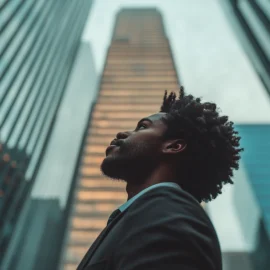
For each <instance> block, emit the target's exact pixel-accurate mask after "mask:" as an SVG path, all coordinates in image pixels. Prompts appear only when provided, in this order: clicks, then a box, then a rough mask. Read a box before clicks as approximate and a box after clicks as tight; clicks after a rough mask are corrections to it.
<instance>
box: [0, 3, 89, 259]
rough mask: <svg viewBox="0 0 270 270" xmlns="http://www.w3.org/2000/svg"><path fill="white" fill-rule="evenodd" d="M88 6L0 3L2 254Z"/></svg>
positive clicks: (62, 87) (58, 99) (37, 160)
mask: <svg viewBox="0 0 270 270" xmlns="http://www.w3.org/2000/svg"><path fill="white" fill-rule="evenodd" d="M91 4H92V1H91V0H86V1H72V2H68V1H64V0H59V1H54V0H39V1H35V0H27V1H24V0H9V1H0V138H1V143H2V144H1V151H0V158H1V159H0V220H1V224H0V250H1V255H2V254H4V253H5V250H6V249H7V247H8V243H9V239H10V237H11V235H12V230H13V228H14V225H15V223H16V219H17V217H18V215H19V214H20V210H21V208H22V205H23V202H24V200H25V198H26V197H27V195H28V193H29V191H30V189H31V186H32V184H33V182H34V179H35V175H36V172H37V170H38V167H39V164H40V162H41V159H42V157H43V153H44V150H45V149H46V143H47V141H48V138H49V136H50V133H51V130H52V127H53V124H54V120H55V117H56V113H57V111H58V107H59V105H60V103H61V100H62V97H63V95H64V93H65V89H66V83H67V80H68V77H69V74H70V71H71V68H72V65H73V62H74V59H75V56H76V53H77V49H78V46H79V44H80V38H81V34H82V31H83V28H84V25H85V22H86V19H87V16H88V13H89V9H90V6H91ZM1 258H2V256H1ZM0 263H1V262H0Z"/></svg>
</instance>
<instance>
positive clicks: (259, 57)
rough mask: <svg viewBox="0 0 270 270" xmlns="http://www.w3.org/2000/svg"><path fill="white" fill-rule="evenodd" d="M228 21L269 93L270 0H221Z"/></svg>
mask: <svg viewBox="0 0 270 270" xmlns="http://www.w3.org/2000/svg"><path fill="white" fill-rule="evenodd" d="M222 2H223V3H222V4H223V6H224V7H225V10H226V11H227V15H228V17H229V20H230V22H231V23H232V25H233V28H234V30H235V31H236V33H237V36H238V38H239V39H240V41H241V43H242V45H243V48H244V50H245V51H246V53H247V54H248V56H249V58H250V60H251V61H252V63H253V65H254V68H255V70H256V72H257V73H258V75H259V77H260V78H261V80H262V82H263V83H264V85H265V88H266V90H267V91H268V94H269V95H270V50H269V43H270V2H269V1H267V0H252V1H239V0H226V1H222Z"/></svg>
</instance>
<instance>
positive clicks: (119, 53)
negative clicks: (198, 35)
mask: <svg viewBox="0 0 270 270" xmlns="http://www.w3.org/2000/svg"><path fill="white" fill-rule="evenodd" d="M178 88H179V84H178V78H177V75H176V70H175V66H174V62H173V59H172V55H171V49H170V44H169V41H168V38H167V36H166V33H165V30H164V25H163V22H162V16H161V14H160V13H159V12H158V11H157V10H156V9H123V10H121V11H120V12H119V13H118V15H117V18H116V24H115V29H114V33H113V36H112V41H111V45H110V47H109V50H108V54H107V59H106V62H105V65H104V71H103V75H102V78H101V82H100V89H99V96H98V99H97V103H96V105H95V108H94V110H93V112H92V115H91V117H90V118H91V122H89V126H88V129H87V133H86V136H85V139H84V142H83V146H82V151H81V156H80V161H79V168H78V172H77V182H76V188H75V190H74V196H73V205H72V209H71V213H70V220H69V224H68V230H67V235H66V243H65V251H64V255H63V261H62V265H63V269H65V270H68V269H75V267H76V266H77V265H78V263H79V262H80V260H81V259H82V257H83V256H84V254H85V253H86V251H87V249H88V248H89V246H90V245H91V244H92V242H93V241H94V240H95V238H96V237H97V236H98V234H99V233H100V231H101V230H102V229H103V228H104V227H105V226H106V223H107V219H108V217H109V215H110V214H111V212H112V211H113V210H115V209H116V208H117V207H118V206H119V205H121V204H122V203H124V202H125V201H126V200H127V194H126V191H125V184H124V183H120V182H116V181H112V180H109V179H106V178H105V177H104V176H102V174H101V172H100V164H101V162H102V160H103V158H104V157H105V149H106V146H107V145H108V144H109V143H110V142H111V140H112V139H113V138H115V136H116V134H117V133H118V132H119V131H124V130H130V129H134V128H135V127H136V124H137V121H138V120H140V119H141V118H142V117H145V116H148V115H150V114H153V113H155V112H158V111H159V109H160V105H161V102H162V97H163V93H164V90H165V89H168V90H177V89H178Z"/></svg>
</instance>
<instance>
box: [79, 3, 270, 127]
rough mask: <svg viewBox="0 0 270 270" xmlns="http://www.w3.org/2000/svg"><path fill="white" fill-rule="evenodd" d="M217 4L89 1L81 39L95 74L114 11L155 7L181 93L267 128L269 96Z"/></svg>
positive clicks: (99, 65) (104, 53)
mask: <svg viewBox="0 0 270 270" xmlns="http://www.w3.org/2000/svg"><path fill="white" fill-rule="evenodd" d="M220 2H221V0H203V1H202V0H166V1H165V0H95V2H94V5H93V7H92V10H91V12H90V14H89V18H88V22H87V25H86V27H85V31H84V33H83V40H87V41H90V43H91V46H92V50H93V55H94V61H95V64H96V69H97V71H98V72H99V73H100V72H101V70H102V68H103V65H104V61H105V56H106V52H107V49H108V46H109V44H110V39H111V36H112V30H113V27H114V23H115V15H116V13H117V12H118V11H119V9H121V8H123V7H138V6H140V7H157V8H158V9H159V10H160V12H161V13H162V15H163V21H164V24H165V29H166V33H167V36H168V37H169V40H170V43H171V48H172V52H173V56H174V60H175V63H176V67H177V72H178V75H179V77H180V81H181V83H182V84H184V86H185V88H186V89H187V92H190V93H192V94H194V95H196V96H202V97H204V98H205V99H207V100H210V101H215V102H216V103H218V105H219V106H220V107H221V109H222V111H223V112H224V113H226V114H228V115H229V116H232V117H233V118H234V121H236V122H245V123H253V122H255V123H256V122H268V123H269V122H270V102H269V97H268V95H267V94H266V91H265V90H264V87H263V85H262V83H261V81H260V80H259V79H258V76H257V74H256V73H255V72H254V68H253V66H252V64H251V63H250V60H249V58H248V57H247V55H246V54H245V52H244V50H243V48H242V45H241V43H240V42H239V40H238V38H237V36H236V33H235V32H234V31H233V29H232V27H231V25H230V23H229V18H228V17H227V16H226V15H225V13H224V9H223V7H222V6H221V4H220ZM254 92H256V95H254ZM162 93H163V90H162ZM240 101H241V102H240ZM239 102H240V103H239Z"/></svg>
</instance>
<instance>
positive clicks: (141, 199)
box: [78, 87, 243, 270]
mask: <svg viewBox="0 0 270 270" xmlns="http://www.w3.org/2000/svg"><path fill="white" fill-rule="evenodd" d="M237 134H238V133H237V132H236V131H235V130H234V128H233V123H232V122H228V117H227V116H219V113H218V111H217V108H216V105H215V104H214V103H209V102H206V103H202V102H201V99H199V98H194V97H193V96H192V95H187V96H185V95H184V90H183V87H181V89H180V96H179V99H178V100H177V99H176V94H175V93H173V92H172V93H171V94H170V95H169V96H167V91H165V95H164V101H163V104H162V107H161V111H160V112H159V113H157V114H153V115H151V116H149V117H147V118H143V119H141V120H140V121H139V123H138V125H137V127H136V128H135V129H134V130H132V131H126V132H120V133H118V134H117V135H116V138H115V139H114V140H113V141H112V143H111V145H110V146H109V147H108V148H107V150H106V158H105V159H104V160H103V162H102V164H101V170H102V172H103V173H104V174H105V175H106V176H108V177H110V178H113V179H119V180H124V181H125V182H126V183H127V187H126V190H127V194H128V201H127V202H126V203H125V204H123V205H122V206H120V207H119V209H117V210H116V211H114V212H113V213H112V215H111V217H110V218H109V221H108V225H107V227H106V228H105V229H104V230H103V231H102V232H101V234H100V235H99V237H98V238H97V239H96V241H95V242H94V244H93V245H92V246H91V248H90V249H89V251H88V252H87V254H86V255H85V257H84V258H83V260H82V262H81V263H80V265H79V267H78V269H79V270H81V269H87V270H91V269H92V270H97V269H99V270H101V269H102V270H104V269H106V270H151V269H155V270H202V269H207V270H221V269H222V263H221V251H220V246H219V242H218V238H217V235H216V232H215V229H214V227H213V225H212V223H211V221H210V219H209V218H208V216H207V214H206V213H205V212H204V210H203V208H202V207H201V205H200V203H201V202H202V201H206V202H207V201H210V200H212V199H214V198H216V197H217V195H218V194H220V193H221V189H222V186H223V185H224V184H226V183H231V184H232V183H233V182H232V179H231V178H232V176H233V169H238V161H239V159H240V156H239V154H240V152H241V151H242V150H243V149H242V148H239V140H240V137H239V136H238V135H237Z"/></svg>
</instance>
